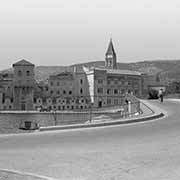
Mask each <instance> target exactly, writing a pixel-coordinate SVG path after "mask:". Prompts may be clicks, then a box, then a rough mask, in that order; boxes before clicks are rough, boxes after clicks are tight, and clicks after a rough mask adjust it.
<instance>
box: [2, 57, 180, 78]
mask: <svg viewBox="0 0 180 180" xmlns="http://www.w3.org/2000/svg"><path fill="white" fill-rule="evenodd" d="M82 66H87V67H92V66H94V67H104V61H91V62H87V63H82V64H74V65H71V66H37V67H36V68H35V74H36V80H38V81H44V80H46V79H47V78H48V77H49V75H52V74H56V73H60V72H63V71H69V70H71V71H72V70H73V69H74V67H76V70H77V71H82ZM117 66H118V69H127V70H133V71H140V72H144V73H147V74H149V75H156V74H159V77H160V80H161V81H163V82H169V81H173V80H176V81H179V79H180V60H156V61H142V62H135V63H117ZM11 71H12V69H8V70H4V71H2V72H11Z"/></svg>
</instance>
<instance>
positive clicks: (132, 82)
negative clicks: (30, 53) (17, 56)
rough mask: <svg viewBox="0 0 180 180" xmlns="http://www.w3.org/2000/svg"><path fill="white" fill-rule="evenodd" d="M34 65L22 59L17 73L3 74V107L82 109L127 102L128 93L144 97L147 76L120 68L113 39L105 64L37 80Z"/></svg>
mask: <svg viewBox="0 0 180 180" xmlns="http://www.w3.org/2000/svg"><path fill="white" fill-rule="evenodd" d="M34 68H35V66H34V64H32V63H30V62H28V61H26V60H21V61H18V62H17V63H14V64H13V69H14V73H13V74H12V75H10V76H8V75H0V109H1V110H37V109H48V110H52V109H56V110H81V109H88V108H89V107H91V106H93V107H94V108H101V107H109V106H114V105H121V104H124V103H125V95H126V94H127V93H131V94H134V95H135V96H137V97H141V96H142V92H143V82H144V81H143V77H144V76H143V75H142V74H141V73H139V72H135V71H128V70H120V69H118V68H117V57H116V52H115V49H114V46H113V43H112V40H110V43H109V45H108V48H107V51H106V53H105V66H104V67H99V68H97V67H89V68H87V67H83V68H82V69H81V71H79V70H78V69H77V68H76V67H74V69H72V70H69V71H64V72H60V73H57V74H54V75H50V76H49V78H48V81H47V82H41V83H37V82H36V80H35V72H34Z"/></svg>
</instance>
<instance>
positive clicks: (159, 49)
mask: <svg viewBox="0 0 180 180" xmlns="http://www.w3.org/2000/svg"><path fill="white" fill-rule="evenodd" d="M110 38H112V40H113V44H114V48H115V51H116V54H117V59H118V62H135V61H144V60H157V59H180V1H179V0H16V1H15V0H0V69H4V68H9V67H10V66H11V65H12V64H13V63H14V62H16V61H18V60H21V59H26V60H28V61H30V62H32V63H34V64H35V65H37V66H38V65H52V66H56V65H57V66H59V65H60V66H62V65H71V64H76V63H83V62H89V61H96V60H104V58H105V52H106V49H107V46H108V43H109V40H110Z"/></svg>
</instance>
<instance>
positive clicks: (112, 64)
mask: <svg viewBox="0 0 180 180" xmlns="http://www.w3.org/2000/svg"><path fill="white" fill-rule="evenodd" d="M105 60H106V61H105V67H106V68H110V69H116V68H117V63H116V53H115V50H114V46H113V43H112V39H110V42H109V45H108V49H107V51H106V54H105Z"/></svg>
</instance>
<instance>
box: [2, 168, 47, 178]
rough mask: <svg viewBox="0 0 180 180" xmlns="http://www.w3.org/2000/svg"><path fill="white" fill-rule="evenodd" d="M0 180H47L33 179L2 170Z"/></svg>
mask: <svg viewBox="0 0 180 180" xmlns="http://www.w3.org/2000/svg"><path fill="white" fill-rule="evenodd" d="M0 180H46V179H42V178H39V177H33V176H30V175H26V174H19V173H15V172H8V171H4V170H0Z"/></svg>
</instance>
